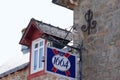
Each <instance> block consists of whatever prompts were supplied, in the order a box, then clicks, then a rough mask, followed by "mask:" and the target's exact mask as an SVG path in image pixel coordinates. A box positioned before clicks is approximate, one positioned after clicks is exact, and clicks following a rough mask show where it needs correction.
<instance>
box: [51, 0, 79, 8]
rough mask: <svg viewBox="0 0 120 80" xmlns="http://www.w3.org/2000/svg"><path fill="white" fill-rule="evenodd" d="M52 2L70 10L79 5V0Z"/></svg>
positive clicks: (57, 0)
mask: <svg viewBox="0 0 120 80" xmlns="http://www.w3.org/2000/svg"><path fill="white" fill-rule="evenodd" d="M52 2H53V3H54V4H57V5H60V6H62V7H65V8H67V9H70V10H74V8H75V7H76V6H77V5H78V3H77V0H52Z"/></svg>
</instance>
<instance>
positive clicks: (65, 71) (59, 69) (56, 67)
mask: <svg viewBox="0 0 120 80" xmlns="http://www.w3.org/2000/svg"><path fill="white" fill-rule="evenodd" d="M46 72H48V73H52V74H55V75H59V76H62V77H66V78H71V79H72V80H75V78H76V56H75V55H72V54H70V53H68V52H64V51H61V50H59V49H56V48H51V47H47V51H46Z"/></svg>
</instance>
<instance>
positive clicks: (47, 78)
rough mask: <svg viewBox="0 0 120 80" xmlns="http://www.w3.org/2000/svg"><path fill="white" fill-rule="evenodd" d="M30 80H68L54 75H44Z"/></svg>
mask: <svg viewBox="0 0 120 80" xmlns="http://www.w3.org/2000/svg"><path fill="white" fill-rule="evenodd" d="M30 80H69V79H67V78H63V77H60V76H56V75H52V74H45V75H41V76H38V77H35V78H32V79H30Z"/></svg>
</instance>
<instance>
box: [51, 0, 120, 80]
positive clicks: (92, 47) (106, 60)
mask: <svg viewBox="0 0 120 80" xmlns="http://www.w3.org/2000/svg"><path fill="white" fill-rule="evenodd" d="M53 3H55V4H58V5H60V6H63V7H65V8H68V9H71V10H73V11H74V26H73V28H74V29H73V33H74V43H75V45H76V44H79V43H81V42H83V49H82V59H83V62H82V80H120V20H119V18H120V1H119V0H53ZM88 10H91V11H93V15H92V16H93V19H92V20H96V22H97V25H96V27H95V28H94V29H90V34H88V30H86V32H85V31H84V32H83V31H82V30H81V28H82V26H83V25H86V26H88V25H91V26H92V21H91V23H90V24H88V16H87V18H85V14H86V13H87V11H88ZM87 15H88V13H87ZM90 16H91V15H90ZM90 16H89V17H90ZM84 29H86V28H85V27H84ZM76 46H77V45H76ZM78 80H80V79H78Z"/></svg>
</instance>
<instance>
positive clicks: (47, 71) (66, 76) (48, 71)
mask: <svg viewBox="0 0 120 80" xmlns="http://www.w3.org/2000/svg"><path fill="white" fill-rule="evenodd" d="M48 48H49V49H55V50H57V51H60V52H63V53H64V54H66V53H67V54H69V56H71V57H72V58H73V57H74V59H75V60H74V61H73V62H75V63H73V64H74V68H75V69H74V71H75V72H74V73H75V74H74V77H73V76H72V77H71V76H68V75H63V74H60V73H57V72H53V71H50V70H48V68H47V64H48V62H47V60H48V56H49V55H48ZM49 54H51V53H49ZM55 55H56V54H55ZM53 57H54V56H53ZM53 57H52V59H53ZM52 59H51V63H52ZM68 60H69V59H68ZM49 61H50V59H49ZM70 63H71V61H70ZM51 65H53V64H51ZM49 66H50V65H49ZM53 67H55V66H54V65H53ZM72 67H73V65H72ZM70 69H71V67H70ZM58 70H59V69H58ZM59 71H60V70H59ZM68 71H69V70H68ZM45 72H46V73H50V74H52V75H56V76H59V77H63V78H67V79H69V80H76V77H77V56H76V55H74V54H71V53H70V52H65V51H64V50H61V49H57V48H54V47H49V46H46V51H45Z"/></svg>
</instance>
